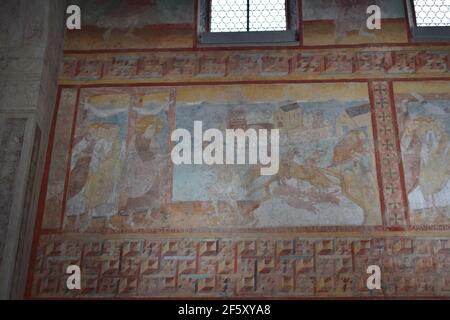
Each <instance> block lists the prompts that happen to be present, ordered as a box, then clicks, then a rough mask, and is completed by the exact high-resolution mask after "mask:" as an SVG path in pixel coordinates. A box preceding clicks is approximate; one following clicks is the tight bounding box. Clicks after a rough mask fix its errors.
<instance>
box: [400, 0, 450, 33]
mask: <svg viewBox="0 0 450 320" xmlns="http://www.w3.org/2000/svg"><path fill="white" fill-rule="evenodd" d="M406 6H407V8H406V9H407V13H408V17H407V18H408V23H409V29H410V31H411V37H412V39H413V40H415V41H418V42H426V41H450V26H433V27H418V26H417V22H416V11H415V7H414V0H407V1H406Z"/></svg>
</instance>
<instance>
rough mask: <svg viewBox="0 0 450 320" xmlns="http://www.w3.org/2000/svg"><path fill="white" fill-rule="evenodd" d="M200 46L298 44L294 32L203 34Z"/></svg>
mask: <svg viewBox="0 0 450 320" xmlns="http://www.w3.org/2000/svg"><path fill="white" fill-rule="evenodd" d="M198 40H199V44H201V45H266V44H267V45H289V44H294V45H295V44H298V40H297V34H296V32H295V31H292V30H288V31H250V32H205V33H201V34H200V35H199V39H198Z"/></svg>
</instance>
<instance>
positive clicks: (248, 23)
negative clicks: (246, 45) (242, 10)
mask: <svg viewBox="0 0 450 320" xmlns="http://www.w3.org/2000/svg"><path fill="white" fill-rule="evenodd" d="M247 31H250V0H247Z"/></svg>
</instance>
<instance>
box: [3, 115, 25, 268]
mask: <svg viewBox="0 0 450 320" xmlns="http://www.w3.org/2000/svg"><path fill="white" fill-rule="evenodd" d="M25 123H26V119H14V118H1V119H0V145H1V146H2V152H0V181H1V183H0V265H1V262H2V257H3V247H4V244H5V241H6V239H5V237H6V234H7V231H8V223H9V217H10V213H11V208H12V204H13V198H14V188H15V181H16V175H17V169H18V166H19V162H20V155H21V153H22V145H23V139H24V133H25Z"/></svg>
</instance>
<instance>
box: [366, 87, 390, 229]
mask: <svg viewBox="0 0 450 320" xmlns="http://www.w3.org/2000/svg"><path fill="white" fill-rule="evenodd" d="M372 86H373V82H369V83H368V89H369V100H370V114H371V117H372V132H373V147H374V149H375V150H374V151H375V166H376V172H377V183H378V193H379V197H380V210H381V221H382V224H383V228H384V229H386V227H387V223H386V204H385V198H384V184H383V174H382V167H381V160H380V151H379V148H378V124H377V119H376V118H377V115H376V111H375V97H374V94H373V88H372Z"/></svg>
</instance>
